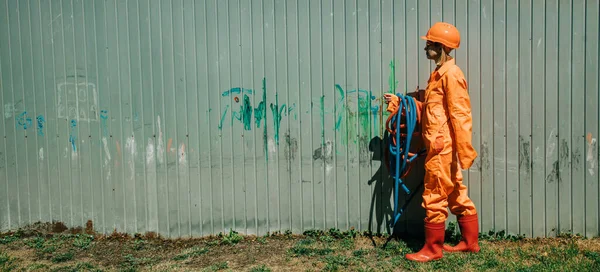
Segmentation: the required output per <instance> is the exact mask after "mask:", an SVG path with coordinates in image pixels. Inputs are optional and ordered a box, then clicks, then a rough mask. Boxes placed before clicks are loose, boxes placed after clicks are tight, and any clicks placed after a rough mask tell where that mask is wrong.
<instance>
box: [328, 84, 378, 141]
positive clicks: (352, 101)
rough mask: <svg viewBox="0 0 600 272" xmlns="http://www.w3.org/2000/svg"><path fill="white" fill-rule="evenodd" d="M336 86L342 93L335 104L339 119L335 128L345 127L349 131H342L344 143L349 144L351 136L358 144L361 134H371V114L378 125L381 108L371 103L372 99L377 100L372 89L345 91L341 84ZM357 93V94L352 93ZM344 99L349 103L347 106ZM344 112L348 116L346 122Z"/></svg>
mask: <svg viewBox="0 0 600 272" xmlns="http://www.w3.org/2000/svg"><path fill="white" fill-rule="evenodd" d="M335 88H336V90H337V91H338V92H339V94H340V95H339V96H340V99H339V100H338V101H337V103H336V106H335V113H336V119H337V120H336V126H335V128H336V130H340V129H343V128H344V127H345V131H347V133H342V144H347V143H348V138H349V137H350V138H352V139H354V140H353V141H354V143H355V144H356V143H357V140H358V138H359V137H360V135H370V132H371V130H370V125H371V122H370V118H371V116H373V124H374V125H375V126H376V125H377V118H378V114H377V113H378V112H379V109H380V108H379V106H378V105H373V106H372V105H371V101H374V100H375V96H374V95H373V94H372V93H371V91H367V90H361V89H359V90H350V91H346V92H344V89H343V88H342V87H341V86H340V85H339V84H336V85H335ZM344 93H345V94H344ZM355 93H356V96H354V95H352V94H355ZM344 101H345V102H346V103H347V104H348V105H347V106H346V103H344ZM344 114H346V115H347V116H348V118H347V120H346V122H345V123H344V122H342V118H343V116H344ZM357 125H358V128H357Z"/></svg>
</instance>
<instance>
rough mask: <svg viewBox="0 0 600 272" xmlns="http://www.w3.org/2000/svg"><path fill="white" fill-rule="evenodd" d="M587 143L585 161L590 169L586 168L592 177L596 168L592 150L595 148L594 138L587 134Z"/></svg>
mask: <svg viewBox="0 0 600 272" xmlns="http://www.w3.org/2000/svg"><path fill="white" fill-rule="evenodd" d="M586 138H587V142H588V148H587V156H586V161H587V162H588V163H589V164H590V167H589V168H588V172H589V173H590V175H592V176H593V175H594V173H595V172H594V167H595V166H596V159H594V149H595V148H596V138H592V134H591V133H588V134H587V137H586Z"/></svg>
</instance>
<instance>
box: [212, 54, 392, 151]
mask: <svg viewBox="0 0 600 272" xmlns="http://www.w3.org/2000/svg"><path fill="white" fill-rule="evenodd" d="M389 71H390V73H389V78H388V90H387V92H389V93H396V89H397V85H398V81H396V77H395V63H394V61H393V60H391V61H390V63H389ZM265 82H266V79H263V92H262V97H261V98H260V99H259V100H258V101H259V102H258V104H257V105H256V106H253V105H252V101H254V99H253V96H254V95H255V93H256V92H255V91H254V90H252V89H249V88H244V87H234V88H231V89H229V90H226V91H224V92H223V93H222V94H221V96H222V98H225V97H227V98H229V99H230V101H232V102H231V103H226V105H225V106H224V108H223V110H222V112H221V115H220V121H219V124H218V128H219V129H220V130H221V129H223V125H224V124H226V122H227V120H228V119H227V117H228V116H229V117H230V120H231V122H232V123H231V124H232V125H233V122H235V121H236V120H237V121H238V122H239V123H241V124H242V125H243V127H244V130H251V129H252V128H253V127H256V128H261V124H263V123H264V126H266V125H267V113H269V116H268V117H269V120H270V121H271V122H272V123H273V124H272V125H273V131H274V135H273V139H274V140H275V143H276V145H279V133H280V132H279V131H280V127H281V121H282V117H283V116H288V115H290V114H291V113H292V112H293V113H294V118H295V119H297V111H294V109H295V107H296V104H295V103H293V104H291V105H286V104H279V99H278V94H277V92H275V101H274V103H270V104H269V106H268V108H267V90H266V83H265ZM333 88H334V90H335V93H336V96H335V102H334V104H333V108H332V109H331V108H326V106H325V96H320V97H319V98H318V99H319V101H318V102H316V101H314V102H311V104H317V103H318V105H319V106H320V121H321V125H322V127H323V129H325V127H324V126H325V119H326V116H327V115H333V116H334V120H335V121H334V122H335V124H334V127H333V128H332V129H335V130H336V131H338V132H340V133H339V135H340V138H341V142H342V144H347V143H349V142H353V143H355V144H358V142H359V141H363V140H364V141H368V139H366V138H368V137H369V136H374V135H373V134H375V135H379V134H381V133H383V124H384V122H385V119H386V118H387V117H388V116H389V113H388V112H387V111H385V110H382V106H383V105H382V102H381V99H379V98H377V97H376V96H375V95H374V93H373V92H372V91H371V90H365V89H360V88H357V89H351V90H345V89H344V87H343V86H342V85H341V84H335V85H334V86H333ZM269 109H270V111H269ZM307 113H308V112H307ZM228 114H229V115H228ZM263 121H264V122H263ZM253 122H254V124H253ZM263 129H264V137H265V146H267V142H266V137H267V130H266V127H263ZM373 132H375V133H373ZM349 140H350V141H349Z"/></svg>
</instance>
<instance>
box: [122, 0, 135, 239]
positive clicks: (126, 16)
mask: <svg viewBox="0 0 600 272" xmlns="http://www.w3.org/2000/svg"><path fill="white" fill-rule="evenodd" d="M125 23H126V25H127V27H126V29H127V30H126V35H127V69H129V71H128V75H129V79H128V80H129V113H130V114H131V116H133V87H132V86H131V85H132V84H131V77H132V75H131V70H132V69H131V34H130V33H129V25H130V23H129V5H127V4H126V5H125ZM138 52H139V48H138ZM130 120H131V121H130V124H129V125H128V126H129V127H130V129H131V135H125V132H123V135H124V136H125V137H123V140H125V138H129V137H131V138H132V140H133V141H134V142H135V137H134V133H133V120H132V119H130ZM121 123H122V122H121ZM132 148H134V147H132ZM134 153H135V149H134ZM130 156H131V158H130V160H131V161H130V162H129V163H130V164H131V165H132V166H131V169H129V170H130V171H133V173H131V175H132V176H131V177H132V178H133V180H129V181H128V182H132V183H133V184H134V185H135V184H136V183H135V180H136V176H135V163H134V161H135V156H134V154H130ZM123 157H125V155H123ZM123 164H125V161H123ZM123 172H125V171H123ZM125 183H126V182H125V180H123V184H125ZM132 195H133V211H134V212H133V226H134V229H135V232H136V233H137V232H138V223H137V222H138V218H137V196H136V195H137V194H136V193H135V192H133V193H132ZM124 206H125V207H127V205H124ZM125 229H127V224H126V225H125Z"/></svg>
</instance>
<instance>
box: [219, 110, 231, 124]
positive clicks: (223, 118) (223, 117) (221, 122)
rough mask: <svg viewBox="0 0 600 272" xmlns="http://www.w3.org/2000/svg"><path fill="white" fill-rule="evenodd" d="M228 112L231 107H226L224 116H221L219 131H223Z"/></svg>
mask: <svg viewBox="0 0 600 272" xmlns="http://www.w3.org/2000/svg"><path fill="white" fill-rule="evenodd" d="M227 110H229V105H227V106H225V110H224V111H223V114H221V120H220V121H219V129H223V121H225V116H227Z"/></svg>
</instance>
